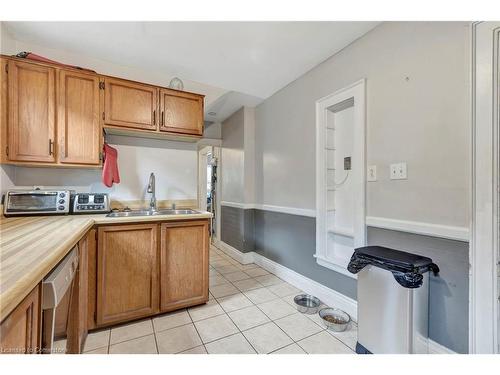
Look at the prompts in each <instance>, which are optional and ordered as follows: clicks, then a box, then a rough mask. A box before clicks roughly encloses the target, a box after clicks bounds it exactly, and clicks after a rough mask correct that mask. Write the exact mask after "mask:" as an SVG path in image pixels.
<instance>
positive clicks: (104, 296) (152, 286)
mask: <svg viewBox="0 0 500 375" xmlns="http://www.w3.org/2000/svg"><path fill="white" fill-rule="evenodd" d="M157 231H158V226H157V225H156V224H144V225H118V226H105V227H100V228H99V231H98V240H97V241H98V242H97V257H98V258H97V324H98V325H105V324H109V323H117V322H121V321H126V320H131V319H134V318H139V317H142V316H146V315H152V314H155V313H157V312H158V242H157Z"/></svg>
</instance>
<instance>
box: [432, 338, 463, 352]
mask: <svg viewBox="0 0 500 375" xmlns="http://www.w3.org/2000/svg"><path fill="white" fill-rule="evenodd" d="M428 343H429V354H458V353H456V352H454V351H453V350H451V349H448V348H447V347H446V346H443V345H441V344H438V343H437V342H436V341H433V340H431V339H428Z"/></svg>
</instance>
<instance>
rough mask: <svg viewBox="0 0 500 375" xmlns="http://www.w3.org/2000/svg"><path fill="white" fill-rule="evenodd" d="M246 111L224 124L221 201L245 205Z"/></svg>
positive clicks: (236, 113)
mask: <svg viewBox="0 0 500 375" xmlns="http://www.w3.org/2000/svg"><path fill="white" fill-rule="evenodd" d="M244 117H245V115H244V109H243V108H241V109H240V110H238V111H236V112H235V113H234V114H232V115H231V116H230V117H229V118H228V119H226V120H225V121H224V122H222V149H221V159H222V165H221V179H222V194H221V201H223V202H224V201H225V202H235V203H244V202H245V193H244V190H245V188H244V179H245V176H244Z"/></svg>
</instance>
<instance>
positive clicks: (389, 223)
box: [366, 216, 469, 242]
mask: <svg viewBox="0 0 500 375" xmlns="http://www.w3.org/2000/svg"><path fill="white" fill-rule="evenodd" d="M366 225H367V226H369V227H375V228H382V229H390V230H396V231H400V232H406V233H414V234H420V235H424V236H430V237H438V238H446V239H449V240H456V241H462V242H468V241H469V228H468V227H455V226H449V225H441V224H432V223H424V222H417V221H407V220H398V219H390V218H386V217H376V216H367V217H366Z"/></svg>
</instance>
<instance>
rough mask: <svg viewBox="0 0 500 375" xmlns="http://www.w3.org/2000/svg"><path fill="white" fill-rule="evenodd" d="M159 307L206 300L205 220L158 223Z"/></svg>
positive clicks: (168, 308)
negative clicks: (159, 231)
mask: <svg viewBox="0 0 500 375" xmlns="http://www.w3.org/2000/svg"><path fill="white" fill-rule="evenodd" d="M160 269H161V271H160V302H161V310H162V311H168V310H174V309H177V308H180V307H184V306H189V305H194V304H198V303H204V302H206V301H208V221H207V220H203V221H202V220H199V221H187V222H178V223H163V224H161V245H160Z"/></svg>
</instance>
